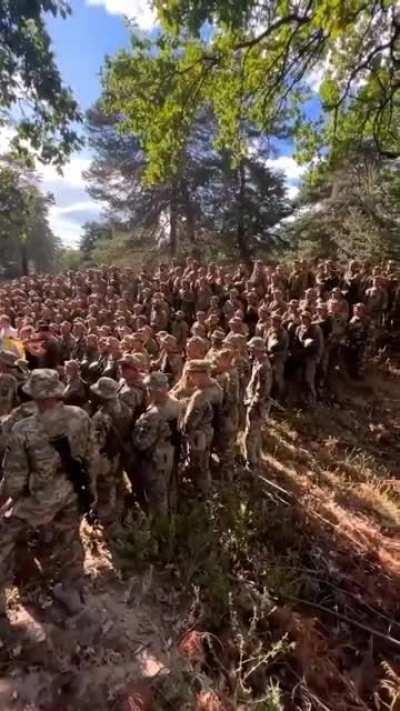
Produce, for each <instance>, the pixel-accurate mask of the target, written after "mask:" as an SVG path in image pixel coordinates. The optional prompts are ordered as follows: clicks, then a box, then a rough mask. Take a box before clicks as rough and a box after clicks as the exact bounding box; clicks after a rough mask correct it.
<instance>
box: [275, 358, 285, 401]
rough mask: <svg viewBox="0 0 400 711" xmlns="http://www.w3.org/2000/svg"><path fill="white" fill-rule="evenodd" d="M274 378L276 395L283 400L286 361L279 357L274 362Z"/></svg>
mask: <svg viewBox="0 0 400 711" xmlns="http://www.w3.org/2000/svg"><path fill="white" fill-rule="evenodd" d="M272 378H273V386H274V389H275V391H276V395H277V397H279V398H280V399H282V398H283V397H284V395H285V361H284V360H283V358H280V357H279V356H275V357H274V359H273V361H272Z"/></svg>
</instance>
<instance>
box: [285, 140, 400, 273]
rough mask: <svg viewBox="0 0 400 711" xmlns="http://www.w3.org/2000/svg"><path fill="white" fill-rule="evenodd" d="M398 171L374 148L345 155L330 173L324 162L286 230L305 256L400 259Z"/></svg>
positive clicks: (307, 179) (309, 180) (305, 189)
mask: <svg viewBox="0 0 400 711" xmlns="http://www.w3.org/2000/svg"><path fill="white" fill-rule="evenodd" d="M399 198H400V168H399V166H398V164H397V161H382V159H381V158H380V156H379V155H378V154H377V153H376V150H375V148H374V146H373V145H371V144H366V145H364V146H363V149H362V150H361V149H358V150H352V151H349V153H348V155H347V156H346V157H345V158H343V159H342V160H341V162H340V163H339V164H338V165H337V166H336V168H335V169H334V170H333V169H332V168H331V165H330V163H329V161H322V162H321V163H320V164H319V165H318V166H317V167H316V168H314V169H313V170H310V171H309V172H308V173H307V174H306V176H305V179H304V185H303V188H302V191H301V193H300V198H299V202H300V204H301V205H302V209H301V210H300V213H299V215H298V217H297V219H296V220H294V222H292V223H291V224H289V226H288V228H287V238H288V237H290V241H291V245H292V248H293V247H295V249H297V250H300V251H301V252H302V253H304V254H306V255H307V256H310V257H313V256H326V257H328V256H336V255H339V256H343V257H346V258H351V257H354V258H359V259H372V260H374V261H380V260H381V259H385V258H397V259H398V258H400V242H399V235H400V200H399Z"/></svg>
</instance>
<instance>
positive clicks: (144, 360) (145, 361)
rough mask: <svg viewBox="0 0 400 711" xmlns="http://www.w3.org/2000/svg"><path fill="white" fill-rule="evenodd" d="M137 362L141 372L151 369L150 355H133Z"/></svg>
mask: <svg viewBox="0 0 400 711" xmlns="http://www.w3.org/2000/svg"><path fill="white" fill-rule="evenodd" d="M133 355H134V356H135V362H136V364H137V367H138V368H139V370H148V369H149V354H148V353H133Z"/></svg>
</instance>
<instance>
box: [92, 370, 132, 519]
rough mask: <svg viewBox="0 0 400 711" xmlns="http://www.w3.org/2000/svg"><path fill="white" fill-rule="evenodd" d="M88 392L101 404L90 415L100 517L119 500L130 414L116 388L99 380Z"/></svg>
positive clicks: (126, 453)
mask: <svg viewBox="0 0 400 711" xmlns="http://www.w3.org/2000/svg"><path fill="white" fill-rule="evenodd" d="M91 391H92V392H93V393H94V394H95V395H96V396H97V397H98V398H99V399H100V400H101V405H100V407H99V408H98V410H97V412H96V413H95V414H94V415H93V418H92V423H93V431H94V437H95V441H96V445H97V448H98V451H99V457H98V466H97V479H96V487H97V497H98V509H99V512H100V514H101V513H103V515H108V514H109V513H111V511H113V510H114V509H115V507H116V506H117V502H119V503H120V502H121V500H122V489H123V481H122V465H123V462H124V460H125V459H128V458H129V451H128V450H129V432H130V427H131V422H132V414H131V410H130V409H129V407H128V406H127V405H126V404H125V403H123V402H121V400H120V399H119V397H118V384H117V383H116V382H115V381H114V380H112V379H111V378H107V377H105V376H104V377H102V378H100V379H99V380H98V381H97V383H95V385H92V386H91Z"/></svg>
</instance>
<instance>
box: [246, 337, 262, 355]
mask: <svg viewBox="0 0 400 711" xmlns="http://www.w3.org/2000/svg"><path fill="white" fill-rule="evenodd" d="M247 345H248V347H249V348H250V349H251V350H252V351H260V352H264V353H265V350H266V348H265V343H264V339H263V338H260V337H259V336H254V337H253V338H251V339H250V341H249V342H248V344H247Z"/></svg>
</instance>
